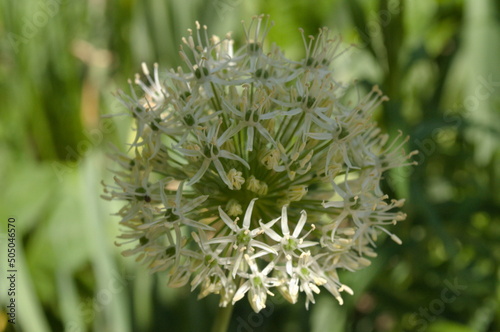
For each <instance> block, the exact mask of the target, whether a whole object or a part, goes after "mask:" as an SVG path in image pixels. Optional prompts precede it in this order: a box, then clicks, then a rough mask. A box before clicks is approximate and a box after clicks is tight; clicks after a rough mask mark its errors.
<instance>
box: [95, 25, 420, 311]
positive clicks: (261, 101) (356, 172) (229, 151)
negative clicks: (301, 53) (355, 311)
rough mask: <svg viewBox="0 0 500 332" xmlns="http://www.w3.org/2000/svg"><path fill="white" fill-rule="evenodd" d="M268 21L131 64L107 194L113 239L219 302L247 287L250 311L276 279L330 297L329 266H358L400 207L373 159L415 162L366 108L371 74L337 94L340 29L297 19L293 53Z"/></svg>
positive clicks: (277, 285)
mask: <svg viewBox="0 0 500 332" xmlns="http://www.w3.org/2000/svg"><path fill="white" fill-rule="evenodd" d="M270 26H271V23H270V22H269V19H268V18H267V17H265V16H258V17H255V18H253V19H252V21H251V23H250V24H249V25H246V30H245V36H246V42H245V43H244V44H243V45H242V46H241V47H239V48H237V49H233V46H234V42H233V40H231V38H230V36H229V35H227V36H226V37H225V38H218V37H215V36H213V37H209V34H208V32H207V28H206V27H205V26H203V27H202V26H200V25H199V24H198V23H197V24H196V30H195V31H192V30H189V36H188V37H186V38H183V40H182V41H183V44H182V45H181V50H180V55H181V58H182V60H183V61H184V62H185V64H186V66H185V68H184V69H182V68H179V69H177V70H173V69H171V70H169V71H166V72H164V73H163V75H161V74H160V70H159V68H158V65H155V66H154V70H153V72H152V73H151V72H150V71H149V69H148V67H147V66H146V65H143V73H144V75H143V77H142V78H141V75H136V78H135V80H134V82H135V85H136V86H134V85H133V84H132V81H130V93H129V94H126V93H124V92H121V91H120V92H119V98H120V100H121V102H122V103H123V105H124V106H125V107H126V109H127V110H128V112H127V114H128V115H129V116H131V117H132V118H133V119H134V123H135V125H134V128H133V130H134V133H135V137H134V138H133V140H132V141H131V142H129V146H130V149H129V151H128V153H120V152H117V153H116V154H114V155H113V156H112V157H113V158H114V160H115V161H116V163H117V164H118V165H119V166H120V170H117V171H116V176H115V184H113V185H106V186H105V195H104V197H105V198H106V199H110V200H111V199H114V200H121V201H123V202H124V205H123V207H122V208H121V209H120V210H119V211H118V213H117V214H118V215H119V216H120V217H121V221H120V224H121V225H122V226H123V228H124V230H123V233H122V234H121V235H120V239H121V241H119V243H118V245H119V246H121V245H125V244H127V243H131V247H130V245H129V247H128V248H127V249H126V250H125V251H124V254H125V255H138V257H137V259H138V260H139V261H143V262H144V263H145V264H147V265H148V267H149V268H150V269H151V270H152V271H153V272H159V273H162V275H163V276H164V277H165V278H166V279H167V280H168V284H169V285H170V286H172V287H180V286H183V285H185V284H187V283H191V287H192V289H193V290H194V289H196V288H199V289H200V291H199V294H200V297H204V296H206V295H208V294H211V293H215V294H220V305H221V306H227V305H229V304H230V303H234V302H236V301H238V300H240V299H241V298H243V297H245V296H246V295H248V296H247V297H248V299H249V301H250V304H251V306H252V308H253V309H254V310H255V311H259V310H261V309H262V308H264V307H265V305H266V299H267V296H268V295H273V294H274V293H273V291H275V290H278V291H280V292H281V293H282V294H283V295H284V297H285V298H286V299H288V300H289V301H290V302H292V303H294V302H296V301H297V299H298V293H299V292H304V293H305V294H306V297H305V298H306V303H305V305H306V306H309V303H314V295H315V294H317V293H319V292H320V287H324V288H325V289H327V290H328V291H329V292H330V293H332V294H333V296H334V297H335V298H336V299H338V301H339V302H340V303H342V302H343V300H342V297H341V294H340V293H342V292H343V291H346V292H348V293H352V291H350V288H349V287H347V286H346V285H344V284H343V283H341V282H340V280H339V278H338V273H337V272H338V271H339V270H341V269H345V270H349V271H355V270H358V269H360V268H362V267H364V266H367V265H368V264H369V263H370V261H369V259H368V258H372V257H374V256H375V255H376V253H375V251H374V247H375V241H376V239H377V237H378V235H379V234H380V233H387V234H389V236H390V237H391V238H392V239H393V240H394V241H396V242H397V243H401V241H400V240H399V238H398V237H397V236H396V235H394V234H392V233H391V232H389V231H388V230H387V229H386V227H387V226H390V225H394V224H396V223H397V222H398V221H401V220H403V219H404V218H405V215H404V214H403V213H401V212H398V211H397V209H398V208H400V207H401V206H402V205H403V200H389V197H388V196H387V195H385V194H384V193H383V192H382V189H381V186H380V182H381V180H382V177H383V175H384V172H387V171H388V170H390V169H392V168H396V167H401V166H405V165H410V164H413V162H412V161H411V160H409V159H410V157H411V156H412V155H413V152H412V153H409V154H407V153H405V152H404V151H403V145H404V144H405V143H406V139H400V137H401V135H400V136H398V137H396V138H395V139H394V140H390V139H389V138H388V136H387V135H385V134H382V133H381V131H380V130H379V129H378V128H377V126H376V124H375V122H374V121H373V120H372V113H373V110H374V109H375V108H377V107H378V106H379V105H380V104H381V103H382V102H383V101H384V100H386V99H387V98H386V97H384V96H383V95H382V93H381V91H380V90H379V89H378V88H377V87H374V88H373V89H372V91H370V92H369V93H368V94H367V95H366V96H365V97H364V98H361V99H359V100H355V101H354V102H353V101H350V102H346V101H345V98H344V97H343V93H344V91H345V90H346V86H345V85H343V84H341V83H339V82H338V81H336V80H335V75H334V73H333V72H332V70H331V66H330V65H331V63H332V61H333V60H334V59H335V58H336V57H337V56H339V55H340V53H342V52H340V51H339V48H340V46H341V43H340V40H339V39H338V38H332V37H331V36H330V34H329V32H328V30H327V29H326V28H323V29H321V30H320V32H319V35H318V36H316V37H313V36H307V37H306V36H305V35H304V32H303V31H302V30H301V33H302V38H303V41H304V46H305V53H306V56H305V57H304V58H303V59H301V60H297V61H296V60H291V59H288V58H286V57H285V56H284V54H283V52H281V50H280V49H279V48H278V47H277V46H275V45H273V46H272V47H271V48H270V49H267V48H266V43H265V38H266V35H267V33H268V31H269V28H270Z"/></svg>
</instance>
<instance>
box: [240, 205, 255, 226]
mask: <svg viewBox="0 0 500 332" xmlns="http://www.w3.org/2000/svg"><path fill="white" fill-rule="evenodd" d="M256 200H257V198H254V199H252V201H251V202H250V204H248V207H247V210H246V211H245V217H244V219H243V228H244V229H249V228H250V220H251V219H252V210H253V205H254V204H255V201H256Z"/></svg>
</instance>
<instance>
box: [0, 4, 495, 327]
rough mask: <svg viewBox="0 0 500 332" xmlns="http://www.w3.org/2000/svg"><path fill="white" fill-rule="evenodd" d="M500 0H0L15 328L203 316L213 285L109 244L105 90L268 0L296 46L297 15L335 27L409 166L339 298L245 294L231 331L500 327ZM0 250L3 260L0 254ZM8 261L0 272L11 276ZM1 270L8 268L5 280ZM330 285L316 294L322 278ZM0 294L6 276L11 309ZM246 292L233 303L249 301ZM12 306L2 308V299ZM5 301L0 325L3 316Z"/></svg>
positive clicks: (284, 36)
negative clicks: (362, 265)
mask: <svg viewBox="0 0 500 332" xmlns="http://www.w3.org/2000/svg"><path fill="white" fill-rule="evenodd" d="M499 6H500V5H499V3H498V1H495V0H476V1H472V0H462V1H460V0H440V1H431V0H421V1H416V0H408V1H403V0H401V1H389V0H377V1H365V0H315V1H310V0H297V1H290V0H276V1H268V2H265V1H249V0H209V1H202V0H184V1H166V0H163V1H162V0H144V1H138V0H122V1H116V0H115V1H113V0H108V1H105V0H92V1H90V0H89V1H74V2H73V1H71V2H70V1H68V0H43V1H36V0H26V1H14V0H3V1H1V2H0V9H1V18H2V19H1V21H0V36H1V40H0V100H1V101H2V104H1V110H0V158H1V161H2V162H1V163H0V179H1V183H2V188H3V190H2V192H1V193H0V202H2V203H1V204H0V212H1V213H0V215H1V216H2V227H1V231H0V232H1V233H0V235H2V251H1V252H2V255H4V253H6V249H5V246H6V244H5V243H6V242H5V241H4V240H5V238H6V235H5V232H6V223H7V218H8V217H15V218H16V222H17V226H18V228H17V262H16V263H17V269H18V270H19V271H20V273H19V279H18V283H17V290H18V294H17V303H18V308H17V314H18V324H17V326H18V331H30V332H31V331H33V332H38V331H40V332H44V331H120V332H126V331H208V330H209V326H210V325H211V323H212V319H213V315H214V314H215V312H216V306H217V304H216V302H215V299H213V298H208V299H204V300H202V301H197V300H196V296H195V295H194V294H190V293H189V289H187V288H183V289H178V290H172V289H167V288H166V286H165V285H164V282H163V281H162V278H161V275H158V276H150V275H148V274H147V273H146V272H145V271H144V269H143V267H141V266H138V265H136V264H135V263H134V262H133V260H132V259H123V258H122V257H121V256H120V255H119V251H118V249H117V248H116V247H115V246H114V245H113V242H114V238H115V236H116V234H117V231H118V226H117V225H116V224H117V222H116V219H115V218H113V216H110V211H116V206H114V205H113V204H108V202H103V201H102V200H101V199H100V198H99V195H100V193H101V190H102V188H101V186H100V184H99V182H100V180H101V179H103V178H104V179H106V178H108V177H109V176H110V175H109V172H107V171H106V169H107V168H110V167H113V166H112V165H111V164H110V162H109V161H108V160H107V159H106V158H105V156H104V154H105V151H106V142H107V141H110V142H124V141H126V137H127V135H128V130H129V123H128V121H127V120H126V119H122V118H113V119H106V120H103V119H101V116H102V115H104V114H109V113H119V112H120V109H119V105H118V103H117V102H116V100H115V99H114V97H113V94H112V93H113V91H115V90H116V89H118V88H126V80H127V78H128V77H132V76H133V74H134V73H135V72H136V71H138V70H139V68H140V63H141V62H143V61H144V62H147V63H152V62H158V63H159V64H160V66H161V68H167V67H170V66H177V65H180V61H179V57H178V56H177V51H178V44H179V43H180V38H181V36H182V35H184V34H185V31H186V29H187V28H190V27H191V28H192V27H193V26H194V21H195V20H199V21H200V22H201V23H203V24H207V25H208V26H209V28H210V31H211V32H212V33H214V34H218V35H223V34H224V33H225V32H226V31H228V30H231V31H233V36H234V37H235V39H236V40H237V41H238V40H241V39H242V38H243V33H242V28H241V25H240V23H239V21H240V20H241V19H246V20H248V19H249V18H250V16H251V15H253V14H258V13H268V14H270V15H271V17H272V19H273V20H274V21H275V23H276V26H275V27H274V28H273V29H272V30H271V33H270V36H269V40H270V41H276V42H278V44H279V45H280V46H282V47H283V48H284V49H285V50H286V52H287V54H288V55H289V56H297V57H300V55H301V54H302V52H303V47H302V41H301V39H300V34H299V33H298V31H297V28H298V27H302V28H304V30H305V31H306V32H307V33H308V34H314V33H315V32H316V31H317V29H318V28H319V27H321V26H328V27H329V28H331V29H332V30H334V31H335V32H338V33H339V34H340V35H342V37H343V40H344V41H345V47H346V48H347V47H349V45H350V44H351V43H354V44H356V46H354V47H352V48H351V49H350V50H349V51H348V52H347V53H345V54H344V55H343V56H342V57H340V58H338V59H337V60H336V64H335V65H334V66H335V67H334V68H335V70H336V73H337V75H339V77H340V78H341V79H342V80H347V81H351V82H352V81H353V80H357V82H358V84H359V89H364V88H369V87H371V86H372V85H374V84H379V85H380V86H381V88H382V90H383V91H384V92H385V93H386V94H387V95H388V96H389V97H390V98H391V100H390V101H389V102H387V103H386V104H385V105H384V107H383V109H382V110H381V112H380V113H379V114H378V115H377V116H378V120H379V122H380V125H381V126H383V127H384V128H385V130H387V131H389V132H391V133H393V134H394V135H395V134H396V133H397V130H398V129H402V130H403V132H404V133H405V134H409V135H410V136H411V139H410V141H409V146H408V149H410V150H413V149H418V150H420V154H419V155H418V156H416V158H415V159H416V160H418V161H419V166H417V167H414V168H408V169H403V170H397V171H395V172H393V173H390V174H388V175H387V179H386V180H387V181H386V186H387V188H386V190H388V191H391V192H392V193H393V194H394V195H395V196H397V197H406V198H407V204H406V207H405V209H406V212H407V213H408V219H407V220H406V221H405V222H403V223H401V224H399V225H398V227H397V229H395V232H396V234H398V236H399V237H400V238H401V239H403V242H404V243H403V245H402V246H397V245H396V244H394V243H392V242H390V241H387V242H385V243H383V244H382V243H381V244H380V248H379V257H378V258H377V259H375V260H374V261H373V264H372V265H371V266H370V267H369V268H367V269H365V270H364V271H362V272H361V273H356V274H355V275H353V274H349V273H345V274H344V275H343V278H344V279H343V280H344V281H345V282H346V283H347V284H349V285H352V286H353V289H354V290H355V295H354V296H353V297H351V298H348V299H346V304H344V306H342V307H339V306H338V305H337V304H336V302H335V301H334V300H333V299H332V298H331V297H330V296H329V295H328V294H322V295H321V296H319V298H318V302H317V303H316V304H315V305H314V306H312V309H311V310H310V311H309V312H307V311H305V309H304V308H302V307H301V306H292V305H289V304H283V300H282V299H280V298H279V296H276V297H275V298H274V299H273V300H271V302H270V303H269V304H268V308H267V309H266V310H264V311H263V312H262V313H260V314H259V315H257V314H254V313H253V312H252V311H251V309H250V307H249V305H248V304H247V303H238V304H237V305H236V308H235V312H234V314H233V320H232V322H231V328H230V330H231V331H257V330H258V331H287V332H293V331H318V332H319V331H322V332H323V331H359V332H365V331H366V332H369V331H377V332H378V331H429V332H433V331H443V332H451V331H454V332H457V331H464V332H465V331H474V332H487V331H489V332H494V331H499V330H500V314H499V312H500V266H499V262H500V211H499V210H500V194H499V191H498V186H499V185H500V181H499V172H500V166H499V158H500V151H499V141H500V112H499V109H500V93H499V92H500V66H499V62H498V61H499V60H498V54H500V39H499V38H498V36H499V35H500V7H499ZM2 262H4V260H3V257H2ZM5 273H6V269H5V266H3V263H2V268H1V275H0V278H1V280H5ZM2 285H3V283H2ZM325 293H326V292H325ZM6 301H7V294H6V291H5V290H4V289H3V286H2V287H1V289H0V302H1V303H2V307H3V308H5V306H4V305H5V303H6ZM242 302H243V301H242ZM2 310H5V309H2ZM6 319H7V316H6V314H5V311H1V312H0V331H3V330H7V331H11V330H12V326H10V327H9V326H7V324H6Z"/></svg>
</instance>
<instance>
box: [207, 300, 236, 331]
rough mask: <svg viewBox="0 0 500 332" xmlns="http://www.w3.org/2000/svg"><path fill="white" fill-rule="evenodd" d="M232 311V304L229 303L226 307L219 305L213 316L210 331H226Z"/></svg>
mask: <svg viewBox="0 0 500 332" xmlns="http://www.w3.org/2000/svg"><path fill="white" fill-rule="evenodd" d="M232 312H233V305H232V304H231V303H229V304H228V305H227V307H220V308H219V312H217V316H215V321H214V325H213V327H212V332H227V329H228V327H229V322H230V321H231V314H232Z"/></svg>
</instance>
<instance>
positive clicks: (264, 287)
mask: <svg viewBox="0 0 500 332" xmlns="http://www.w3.org/2000/svg"><path fill="white" fill-rule="evenodd" d="M245 260H246V261H247V263H248V266H249V267H250V271H251V273H241V274H240V275H242V276H244V277H245V278H246V279H247V280H246V281H245V282H244V283H243V284H242V285H241V286H240V288H238V290H237V291H236V293H235V294H234V298H233V304H234V303H235V302H237V301H239V300H240V299H241V298H243V296H244V295H245V293H246V292H248V301H249V302H250V305H251V306H252V309H253V310H254V311H255V312H259V311H261V310H262V309H264V308H265V307H266V299H267V295H268V294H269V295H271V296H274V294H273V293H272V292H270V291H269V288H270V287H275V286H277V285H278V280H277V279H276V278H272V277H268V276H267V275H268V274H269V273H270V272H271V271H272V270H273V267H274V262H271V263H269V264H268V265H267V266H266V267H265V268H264V269H263V270H262V271H259V268H258V266H257V263H256V262H255V260H254V259H252V258H250V257H249V256H248V255H245Z"/></svg>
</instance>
